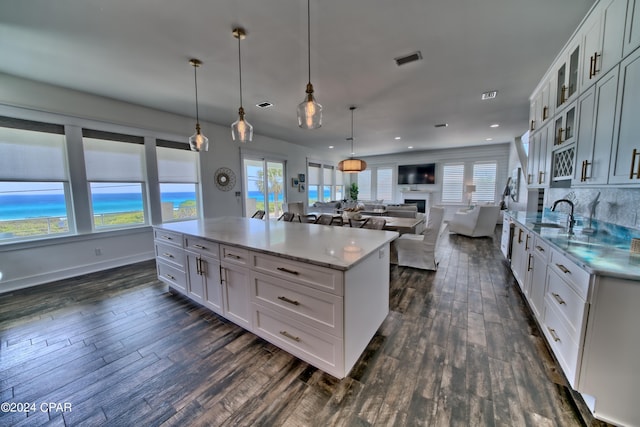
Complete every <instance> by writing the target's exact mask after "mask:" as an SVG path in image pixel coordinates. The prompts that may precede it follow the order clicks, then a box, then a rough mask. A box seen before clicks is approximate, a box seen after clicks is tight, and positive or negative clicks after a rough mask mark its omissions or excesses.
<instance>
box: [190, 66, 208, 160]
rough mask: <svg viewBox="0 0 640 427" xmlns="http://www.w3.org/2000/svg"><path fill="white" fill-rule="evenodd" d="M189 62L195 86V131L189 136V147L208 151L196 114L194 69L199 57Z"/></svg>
mask: <svg viewBox="0 0 640 427" xmlns="http://www.w3.org/2000/svg"><path fill="white" fill-rule="evenodd" d="M189 64H191V65H193V80H194V83H195V87H196V133H194V134H193V135H191V136H190V137H189V147H190V148H191V151H209V138H207V137H206V136H204V135H203V134H202V132H200V116H199V114H198V76H197V72H196V70H197V69H198V67H199V66H200V65H202V61H200V60H199V59H195V58H194V59H190V60H189Z"/></svg>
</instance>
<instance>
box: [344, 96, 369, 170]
mask: <svg viewBox="0 0 640 427" xmlns="http://www.w3.org/2000/svg"><path fill="white" fill-rule="evenodd" d="M349 109H350V110H351V138H347V141H349V140H351V157H349V158H348V159H345V160H342V161H341V162H340V163H338V170H340V171H342V172H344V173H358V172H362V171H363V170H365V169H366V168H367V162H365V161H364V160H360V159H354V158H353V155H354V154H355V152H354V151H353V139H354V138H353V110H355V109H356V107H349Z"/></svg>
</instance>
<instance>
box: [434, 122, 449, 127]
mask: <svg viewBox="0 0 640 427" xmlns="http://www.w3.org/2000/svg"><path fill="white" fill-rule="evenodd" d="M433 126H434V127H437V128H446V127H447V126H449V124H447V123H438V124H437V125H433Z"/></svg>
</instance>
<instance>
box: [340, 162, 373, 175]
mask: <svg viewBox="0 0 640 427" xmlns="http://www.w3.org/2000/svg"><path fill="white" fill-rule="evenodd" d="M366 168H367V162H365V161H364V160H360V159H345V160H342V161H341V162H340V163H338V170H339V171H342V172H344V173H358V172H362V171H363V170H365V169H366Z"/></svg>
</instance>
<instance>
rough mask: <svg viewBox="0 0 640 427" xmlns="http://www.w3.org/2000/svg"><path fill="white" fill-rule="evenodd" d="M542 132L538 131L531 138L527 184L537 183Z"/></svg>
mask: <svg viewBox="0 0 640 427" xmlns="http://www.w3.org/2000/svg"><path fill="white" fill-rule="evenodd" d="M540 137H541V133H540V132H538V133H536V134H535V135H533V136H532V137H531V138H530V139H529V154H528V155H527V185H529V186H535V185H536V184H537V180H536V179H537V178H536V174H537V173H538V165H539V160H538V159H539V157H540V156H539V154H540V153H539V150H538V148H539V147H540Z"/></svg>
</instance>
